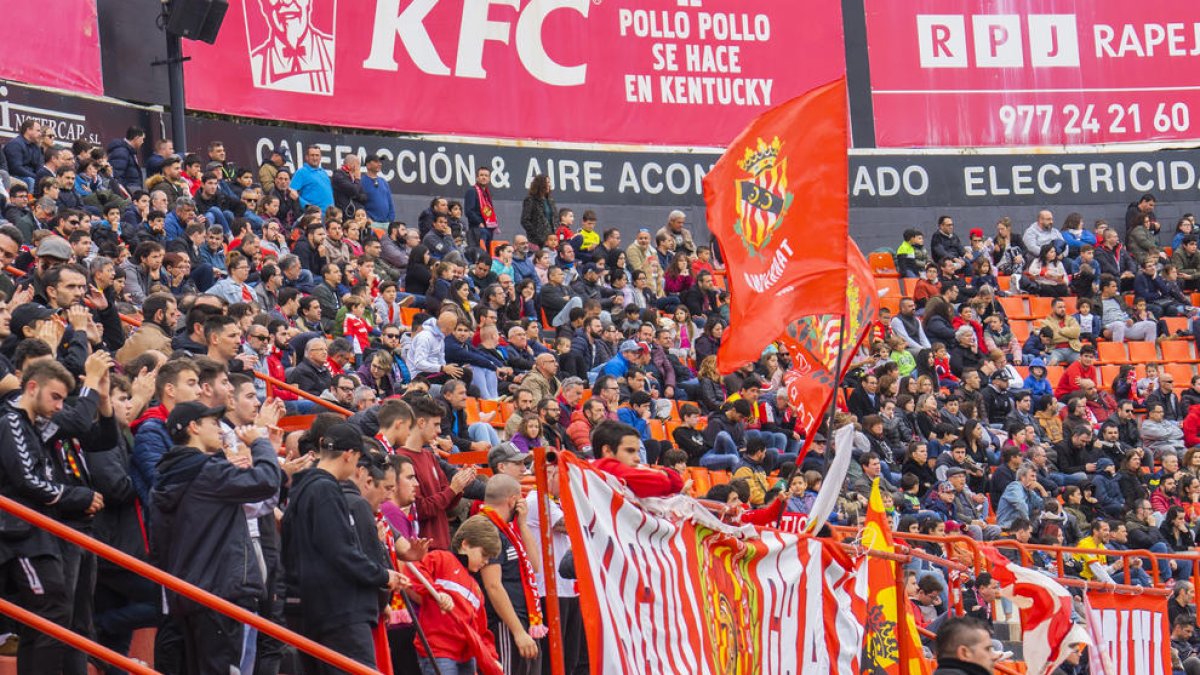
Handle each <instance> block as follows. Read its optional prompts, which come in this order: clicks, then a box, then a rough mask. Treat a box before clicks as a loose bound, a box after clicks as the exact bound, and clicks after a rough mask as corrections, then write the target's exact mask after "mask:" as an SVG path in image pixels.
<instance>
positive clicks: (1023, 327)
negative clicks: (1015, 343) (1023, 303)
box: [1008, 319, 1032, 344]
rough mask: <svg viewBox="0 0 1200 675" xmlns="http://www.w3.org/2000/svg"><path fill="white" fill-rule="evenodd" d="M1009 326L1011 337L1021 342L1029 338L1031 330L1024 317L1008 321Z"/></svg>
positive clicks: (1023, 342)
mask: <svg viewBox="0 0 1200 675" xmlns="http://www.w3.org/2000/svg"><path fill="white" fill-rule="evenodd" d="M1008 325H1009V327H1010V328H1012V333H1013V338H1014V339H1016V340H1020V341H1021V344H1025V341H1026V340H1028V339H1029V333H1030V331H1031V330H1032V327H1031V325H1030V323H1029V322H1028V321H1026V320H1024V319H1017V320H1012V321H1009V323H1008Z"/></svg>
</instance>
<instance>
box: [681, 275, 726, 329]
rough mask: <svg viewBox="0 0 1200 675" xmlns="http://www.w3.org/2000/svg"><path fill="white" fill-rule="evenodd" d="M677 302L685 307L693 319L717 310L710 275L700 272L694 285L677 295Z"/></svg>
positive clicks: (715, 296)
mask: <svg viewBox="0 0 1200 675" xmlns="http://www.w3.org/2000/svg"><path fill="white" fill-rule="evenodd" d="M679 300H680V301H681V302H682V303H683V304H685V305H687V308H688V311H689V312H691V313H692V316H694V317H700V318H702V317H707V316H708V315H709V314H711V313H712V312H715V311H716V310H717V289H716V287H715V286H713V280H712V275H711V274H709V273H708V272H701V273H700V274H699V275H697V276H696V283H694V284H692V286H691V287H690V288H688V289H687V290H686V291H684V292H683V293H681V294H680V295H679Z"/></svg>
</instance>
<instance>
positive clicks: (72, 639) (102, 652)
mask: <svg viewBox="0 0 1200 675" xmlns="http://www.w3.org/2000/svg"><path fill="white" fill-rule="evenodd" d="M0 614H3V615H5V616H9V617H12V618H13V619H16V620H17V621H20V622H21V623H23V624H25V625H26V626H29V627H30V628H32V629H34V630H36V631H39V632H42V633H45V634H46V635H49V636H50V637H52V638H54V639H55V640H58V641H59V642H62V643H64V644H66V645H68V646H71V647H74V648H76V649H78V650H80V651H84V652H87V653H88V654H91V655H92V656H94V657H96V658H98V659H100V660H102V661H104V662H105V663H110V664H112V665H114V666H118V667H120V668H123V669H125V670H128V671H129V672H131V673H134V674H135V675H159V672H158V671H157V670H154V669H153V668H150V667H149V666H147V665H145V664H143V663H141V662H138V661H134V660H133V659H131V658H129V657H128V656H125V655H124V654H118V653H117V652H114V651H113V650H111V649H109V648H108V647H105V646H104V645H101V644H98V643H96V642H92V641H91V640H89V639H87V638H85V637H83V636H82V635H79V634H78V633H75V632H73V631H71V630H70V629H67V628H63V627H62V626H60V625H58V624H56V623H54V622H53V621H50V620H49V619H44V618H42V617H40V616H38V615H37V614H34V613H33V612H31V611H29V610H27V609H25V608H24V607H21V606H20V605H14V604H13V603H11V602H9V601H8V600H4V599H3V598H0Z"/></svg>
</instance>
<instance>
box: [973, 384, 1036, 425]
mask: <svg viewBox="0 0 1200 675" xmlns="http://www.w3.org/2000/svg"><path fill="white" fill-rule="evenodd" d="M982 395H983V406H984V408H985V409H986V410H987V421H988V424H989V425H991V426H992V427H995V428H1000V427H1002V426H1004V423H1005V420H1006V419H1007V418H1008V415H1009V413H1011V412H1012V411H1013V400H1012V396H1011V395H1010V394H1009V393H1008V376H1007V375H1005V374H1004V372H1003V371H1000V370H997V371H996V372H994V373H992V383H991V384H990V385H988V387H987V389H984V390H983V394H982ZM1035 428H1036V427H1035Z"/></svg>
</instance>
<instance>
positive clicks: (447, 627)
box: [409, 515, 505, 675]
mask: <svg viewBox="0 0 1200 675" xmlns="http://www.w3.org/2000/svg"><path fill="white" fill-rule="evenodd" d="M451 547H452V550H453V551H454V553H450V552H449V551H429V552H428V553H427V554H425V557H424V558H423V559H422V560H421V561H420V562H419V563H417V564H416V565H415V566H414V567H412V568H410V571H409V576H410V577H414V578H413V579H412V581H413V583H412V589H413V591H414V594H415V595H416V596H417V598H418V601H419V602H420V603H421V619H420V621H421V628H422V629H423V630H424V631H425V639H426V640H427V641H428V644H429V649H428V650H427V649H426V647H425V644H424V643H422V642H421V641H420V640H417V641H416V643H415V644H416V649H417V654H418V655H419V657H420V663H421V673H422V675H467V674H470V673H475V672H477V671H478V672H480V673H483V674H484V675H503V674H504V672H505V671H504V669H503V668H502V666H501V665H500V657H499V656H498V655H497V654H496V645H495V638H494V637H493V635H492V631H490V630H488V625H487V612H485V611H484V604H483V591H482V590H481V589H480V587H479V584H478V582H476V580H475V578H474V577H473V575H476V574H479V572H480V570H482V569H483V568H484V567H485V566H487V565H488V564H490V563H489V561H490V560H492V559H494V558H495V557H496V556H498V555H500V533H499V532H497V530H496V528H495V527H493V525H492V523H491V521H490V520H489V519H488V518H487V516H483V515H478V516H472V517H470V518H468V519H467V520H466V521H465V522H464V523H463V524H462V525H461V526H459V528H458V530H457V531H456V532H455V533H454V539H453V540H452V542H451ZM422 578H423V579H422ZM425 580H427V581H428V583H429V585H426V583H424V582H423V581H425ZM430 651H432V653H430Z"/></svg>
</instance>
